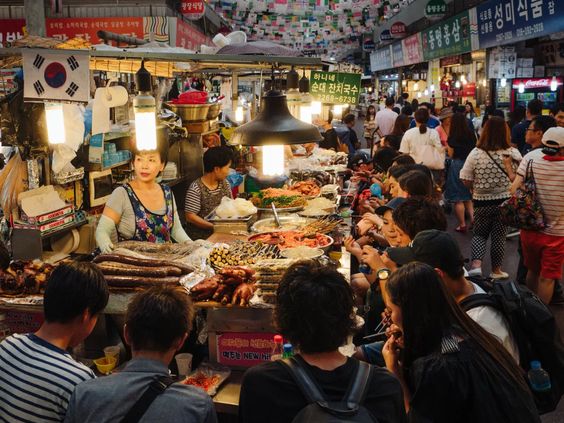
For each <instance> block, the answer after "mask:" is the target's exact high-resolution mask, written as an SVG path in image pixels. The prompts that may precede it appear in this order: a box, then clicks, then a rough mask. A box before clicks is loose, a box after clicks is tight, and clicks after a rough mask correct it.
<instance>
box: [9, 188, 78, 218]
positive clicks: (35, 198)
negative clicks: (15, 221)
mask: <svg viewBox="0 0 564 423" xmlns="http://www.w3.org/2000/svg"><path fill="white" fill-rule="evenodd" d="M18 204H19V205H20V208H21V214H20V219H21V220H22V221H23V222H26V223H29V224H32V225H40V224H45V223H47V222H51V221H55V220H57V221H58V220H60V219H61V218H63V217H66V216H69V215H71V214H73V211H74V207H73V206H72V205H70V204H67V203H65V202H64V201H63V200H61V197H60V196H59V194H58V193H57V191H55V188H54V187H53V186H52V185H47V186H45V187H41V188H37V189H34V190H31V191H26V192H23V193H21V194H20V195H19V196H18Z"/></svg>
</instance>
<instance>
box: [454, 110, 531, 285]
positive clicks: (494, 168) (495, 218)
mask: <svg viewBox="0 0 564 423" xmlns="http://www.w3.org/2000/svg"><path fill="white" fill-rule="evenodd" d="M521 158H522V157H521V154H520V153H519V150H517V149H515V148H513V147H511V144H510V131H509V127H508V126H507V123H505V120H504V119H502V118H501V117H498V116H492V117H490V118H489V119H488V121H487V122H486V125H485V126H484V130H483V132H482V135H481V136H480V139H479V140H478V143H477V144H476V148H474V149H473V150H472V151H471V152H470V154H469V155H468V157H467V158H466V162H465V163H464V166H463V167H462V170H461V171H460V179H461V180H462V181H463V183H464V184H465V185H466V186H467V187H468V188H469V189H471V190H472V200H473V202H474V236H473V237H472V269H471V270H470V271H469V273H470V275H471V276H481V275H482V260H483V258H484V255H485V254H486V243H487V241H488V238H489V237H490V236H491V247H490V255H491V261H492V273H491V274H490V277H491V278H494V279H506V278H508V277H509V275H508V274H507V273H505V272H503V271H502V270H501V265H502V264H503V258H504V255H505V236H506V235H507V226H505V225H504V224H503V223H502V222H501V218H500V212H499V205H500V204H501V203H503V202H504V201H505V200H507V199H508V198H509V197H510V196H511V194H510V189H511V182H512V181H513V180H514V179H515V177H516V174H515V172H516V171H517V167H518V165H519V162H520V161H521Z"/></svg>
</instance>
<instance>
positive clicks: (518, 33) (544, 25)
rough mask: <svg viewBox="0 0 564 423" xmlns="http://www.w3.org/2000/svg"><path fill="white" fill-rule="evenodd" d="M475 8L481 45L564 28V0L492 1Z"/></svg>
mask: <svg viewBox="0 0 564 423" xmlns="http://www.w3.org/2000/svg"><path fill="white" fill-rule="evenodd" d="M476 9H477V15H478V38H479V41H480V48H489V47H494V46H498V45H502V44H508V43H514V42H517V41H521V40H526V39H529V38H536V37H540V36H544V35H548V34H551V33H554V32H559V31H562V30H564V24H563V23H562V17H563V16H564V1H562V0H490V1H486V2H485V3H482V4H480V5H478V6H477V7H476Z"/></svg>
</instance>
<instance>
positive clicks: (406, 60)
mask: <svg viewBox="0 0 564 423" xmlns="http://www.w3.org/2000/svg"><path fill="white" fill-rule="evenodd" d="M401 46H402V50H403V64H404V65H413V64H415V63H421V62H422V61H423V54H422V53H421V42H420V34H415V35H412V36H411V37H407V38H404V39H403V40H401Z"/></svg>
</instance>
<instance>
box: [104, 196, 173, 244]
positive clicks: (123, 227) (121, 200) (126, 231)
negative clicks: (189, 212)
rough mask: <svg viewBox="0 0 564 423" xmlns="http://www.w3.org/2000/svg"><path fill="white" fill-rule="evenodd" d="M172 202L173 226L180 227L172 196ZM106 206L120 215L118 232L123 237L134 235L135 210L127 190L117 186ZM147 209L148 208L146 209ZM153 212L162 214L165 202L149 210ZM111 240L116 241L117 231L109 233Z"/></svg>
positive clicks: (129, 237)
mask: <svg viewBox="0 0 564 423" xmlns="http://www.w3.org/2000/svg"><path fill="white" fill-rule="evenodd" d="M172 204H173V207H174V226H176V225H179V227H181V225H182V223H181V222H180V217H179V216H178V209H177V208H176V200H175V199H174V196H173V197H172ZM106 207H109V208H110V209H112V210H113V211H115V212H116V213H117V214H119V215H120V216H121V219H120V221H119V224H118V225H117V229H118V231H119V234H120V235H121V236H122V237H123V238H125V239H131V238H133V235H135V212H134V211H133V207H132V206H131V201H130V200H129V196H128V195H127V191H126V190H125V188H124V187H118V188H116V189H115V190H114V191H113V192H112V195H111V196H110V198H109V199H108V202H107V203H106ZM148 210H149V209H148ZM149 211H150V212H152V213H155V214H164V213H165V212H166V203H163V206H162V207H161V208H160V209H159V210H149ZM111 239H112V242H113V243H114V244H115V243H116V242H117V241H118V236H117V232H116V231H114V232H113V233H112V235H111Z"/></svg>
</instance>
